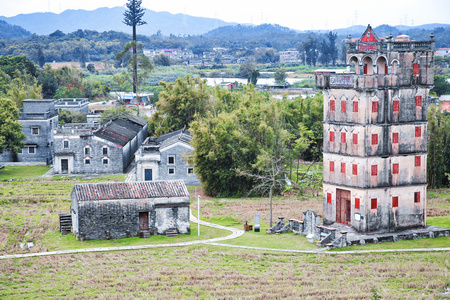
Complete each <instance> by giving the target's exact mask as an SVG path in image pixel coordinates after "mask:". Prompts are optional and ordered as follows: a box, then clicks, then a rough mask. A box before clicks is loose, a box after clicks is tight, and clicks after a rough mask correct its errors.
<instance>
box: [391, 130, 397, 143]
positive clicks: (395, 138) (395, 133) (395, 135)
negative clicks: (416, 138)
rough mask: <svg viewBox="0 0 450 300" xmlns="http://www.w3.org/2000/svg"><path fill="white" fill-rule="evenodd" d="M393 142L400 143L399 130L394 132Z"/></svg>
mask: <svg viewBox="0 0 450 300" xmlns="http://www.w3.org/2000/svg"><path fill="white" fill-rule="evenodd" d="M392 143H394V144H398V132H394V133H392Z"/></svg>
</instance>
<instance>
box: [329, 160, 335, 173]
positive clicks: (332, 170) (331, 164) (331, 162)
mask: <svg viewBox="0 0 450 300" xmlns="http://www.w3.org/2000/svg"><path fill="white" fill-rule="evenodd" d="M330 172H334V161H330Z"/></svg>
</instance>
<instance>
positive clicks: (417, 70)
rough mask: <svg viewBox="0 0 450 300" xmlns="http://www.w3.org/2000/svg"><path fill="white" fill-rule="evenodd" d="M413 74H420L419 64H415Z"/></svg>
mask: <svg viewBox="0 0 450 300" xmlns="http://www.w3.org/2000/svg"><path fill="white" fill-rule="evenodd" d="M413 75H419V64H414V65H413Z"/></svg>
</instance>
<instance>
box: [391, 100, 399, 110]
mask: <svg viewBox="0 0 450 300" xmlns="http://www.w3.org/2000/svg"><path fill="white" fill-rule="evenodd" d="M399 108H400V102H399V101H398V100H394V102H393V104H392V110H393V111H399Z"/></svg>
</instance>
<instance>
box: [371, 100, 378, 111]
mask: <svg viewBox="0 0 450 300" xmlns="http://www.w3.org/2000/svg"><path fill="white" fill-rule="evenodd" d="M372 112H373V113H377V112H378V101H374V102H372Z"/></svg>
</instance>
